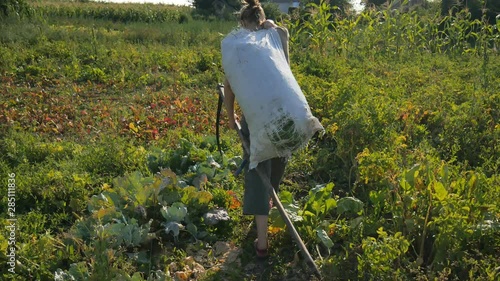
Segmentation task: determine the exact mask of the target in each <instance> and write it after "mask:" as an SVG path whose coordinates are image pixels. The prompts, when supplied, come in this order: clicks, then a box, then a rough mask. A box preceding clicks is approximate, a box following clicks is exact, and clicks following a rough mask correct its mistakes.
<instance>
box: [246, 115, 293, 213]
mask: <svg viewBox="0 0 500 281" xmlns="http://www.w3.org/2000/svg"><path fill="white" fill-rule="evenodd" d="M241 131H242V133H243V136H244V137H245V138H246V141H247V142H248V144H250V138H249V136H250V132H249V131H248V124H247V123H246V121H245V118H242V120H241ZM244 158H245V159H248V155H247V153H246V152H245V155H244ZM287 162H288V161H287V158H272V159H269V160H266V161H263V162H260V163H259V165H257V167H256V168H255V169H252V170H248V165H247V166H246V168H245V192H244V195H243V214H245V215H268V214H269V200H270V198H271V195H270V193H269V191H268V189H267V187H266V185H265V184H264V183H263V179H261V178H260V177H259V175H258V173H257V171H256V169H258V170H259V171H261V173H262V174H263V175H266V176H267V178H268V179H271V185H272V186H273V187H274V190H276V192H278V191H279V184H280V182H281V179H282V178H283V175H284V173H285V167H286V164H287Z"/></svg>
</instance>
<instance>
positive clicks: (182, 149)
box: [0, 2, 500, 280]
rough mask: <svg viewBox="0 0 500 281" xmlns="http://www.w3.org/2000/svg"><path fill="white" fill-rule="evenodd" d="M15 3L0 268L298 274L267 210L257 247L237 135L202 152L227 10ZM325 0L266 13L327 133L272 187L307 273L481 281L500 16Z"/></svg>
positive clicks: (496, 110)
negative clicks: (344, 6) (244, 203)
mask: <svg viewBox="0 0 500 281" xmlns="http://www.w3.org/2000/svg"><path fill="white" fill-rule="evenodd" d="M30 5H31V6H30V8H29V9H30V12H29V13H30V17H23V16H17V15H15V14H10V15H9V16H6V17H2V18H1V21H2V22H1V26H2V32H1V33H0V100H1V103H0V136H1V139H0V175H1V176H0V183H1V185H0V186H1V187H0V192H1V194H2V197H1V198H2V199H1V201H2V204H1V205H0V214H1V217H0V225H1V229H2V231H0V262H1V263H2V264H3V265H7V261H9V257H8V256H7V255H8V254H10V252H11V251H10V247H11V245H10V244H9V242H10V241H12V240H9V238H10V237H11V236H10V235H11V232H10V231H9V229H8V228H6V226H8V225H9V224H10V222H9V221H8V219H9V216H8V214H9V213H10V212H12V211H13V210H10V209H9V208H10V207H12V204H11V205H9V203H11V202H10V201H8V198H12V196H10V197H8V196H7V194H8V188H9V186H10V187H11V188H12V186H13V182H14V183H15V214H14V215H15V218H16V219H17V221H16V227H17V229H16V232H15V239H16V240H15V241H16V244H15V255H16V261H17V264H16V266H15V274H12V273H11V272H9V271H8V269H9V268H10V267H9V266H2V268H1V271H0V276H1V279H2V280H53V279H54V278H56V280H190V278H191V280H237V279H241V280H288V279H290V280H297V278H298V279H299V280H309V279H311V280H314V277H310V276H309V275H310V272H308V271H307V269H308V268H307V266H306V265H305V264H303V262H302V259H300V255H298V256H297V255H296V254H297V253H298V248H297V247H296V246H295V244H294V242H293V240H292V238H291V237H290V236H289V235H288V234H287V232H286V230H285V229H284V225H283V223H282V221H281V220H280V219H279V217H278V215H277V212H276V211H275V210H273V211H272V213H271V217H272V225H271V227H270V228H269V232H270V233H271V234H270V238H271V241H270V244H271V250H270V251H271V252H270V254H271V257H270V262H269V263H264V264H262V263H257V262H255V256H254V254H253V248H252V247H253V244H252V241H253V239H254V237H255V233H253V231H254V230H252V227H251V226H249V225H250V224H251V218H247V217H245V216H242V214H241V203H240V202H241V198H242V194H243V190H242V184H243V180H242V177H241V176H240V177H234V176H233V175H232V173H231V172H232V171H234V170H236V169H237V168H238V165H239V164H240V162H241V157H240V155H241V145H240V143H239V141H238V138H237V136H236V133H235V132H233V131H230V130H229V129H227V128H225V129H224V130H223V133H222V146H223V150H224V152H225V153H224V154H223V155H220V154H219V153H218V151H217V148H216V141H215V136H214V134H215V133H214V131H215V130H214V127H215V126H214V124H215V111H216V108H217V106H216V104H217V98H216V97H217V94H216V88H215V87H216V85H217V83H220V82H221V81H222V80H223V77H224V74H223V71H222V68H221V55H220V41H221V39H222V38H223V36H224V35H225V34H227V33H228V32H229V31H231V30H232V29H233V28H234V27H235V26H236V22H226V21H219V20H215V19H207V20H199V19H196V18H192V17H191V10H189V9H185V8H181V9H175V8H173V7H169V6H153V5H118V4H93V3H66V2H48V3H45V2H34V3H32V2H30ZM77 11H78V12H77ZM331 11H332V9H331V8H330V7H329V6H328V5H326V4H320V5H317V4H309V9H308V14H307V15H303V14H302V15H300V14H295V15H294V16H292V17H290V18H289V19H286V20H283V21H282V22H281V23H280V24H283V25H286V26H287V27H288V29H289V31H290V35H291V46H290V51H291V53H290V55H291V63H292V70H293V72H294V74H295V76H296V78H297V80H298V82H299V84H300V86H301V88H302V90H303V92H304V94H305V96H306V97H307V99H308V102H309V105H310V106H311V110H312V111H313V114H314V115H315V116H317V117H318V118H319V119H320V121H321V123H322V124H323V126H324V127H325V129H326V133H325V135H324V136H321V137H315V138H314V139H313V140H312V141H311V143H310V145H309V146H308V147H306V148H304V149H302V150H300V151H299V152H298V153H297V154H296V155H294V156H293V157H292V158H291V160H290V162H289V165H288V167H287V171H286V176H285V178H284V181H283V184H282V191H281V192H280V198H281V199H282V203H283V205H284V207H285V208H286V209H287V211H288V213H289V214H290V216H291V219H292V220H293V221H294V224H295V225H296V227H297V229H298V231H299V233H300V235H301V236H302V238H303V239H304V241H305V243H306V245H307V247H308V248H309V250H310V252H311V253H312V255H313V257H314V258H315V260H316V262H317V263H318V265H319V266H320V268H321V270H322V272H323V274H324V275H325V276H328V277H329V278H331V279H333V280H349V279H350V280H497V279H498V278H499V277H500V271H499V268H500V258H499V256H498V252H500V235H499V234H500V216H499V214H500V209H499V206H498V202H500V176H499V165H500V151H499V150H500V143H499V140H500V123H499V119H500V56H499V54H498V48H499V46H500V37H499V36H498V29H499V27H500V23H498V22H497V23H496V25H492V24H490V23H489V22H487V21H481V20H473V19H472V18H471V15H470V14H467V12H464V11H462V12H458V13H456V14H454V15H449V16H441V15H439V13H438V14H425V13H423V12H422V11H419V12H418V14H417V13H416V12H411V13H402V12H400V11H397V10H391V11H388V10H381V11H366V12H364V13H361V14H360V15H357V16H349V17H344V16H342V17H341V16H335V15H334V14H332V13H331ZM333 11H334V10H333ZM106 13H108V14H109V16H106ZM183 15H184V16H183ZM181 18H184V20H181ZM186 19H187V20H186ZM14 174H15V175H14ZM12 179H14V181H12ZM224 211H227V214H225V213H224ZM209 216H210V218H209ZM213 218H215V221H214V219H213ZM293 278H295V279H293Z"/></svg>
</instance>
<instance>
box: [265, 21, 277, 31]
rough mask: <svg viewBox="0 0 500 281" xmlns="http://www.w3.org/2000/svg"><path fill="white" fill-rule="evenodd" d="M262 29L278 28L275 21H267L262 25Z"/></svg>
mask: <svg viewBox="0 0 500 281" xmlns="http://www.w3.org/2000/svg"><path fill="white" fill-rule="evenodd" d="M262 27H263V28H265V29H269V28H273V27H278V26H277V25H276V24H275V23H274V21H273V20H265V21H264V22H263V23H262Z"/></svg>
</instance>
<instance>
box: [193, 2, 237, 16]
mask: <svg viewBox="0 0 500 281" xmlns="http://www.w3.org/2000/svg"><path fill="white" fill-rule="evenodd" d="M193 6H194V7H195V9H196V12H197V13H199V14H201V15H204V16H210V15H215V16H217V17H219V18H226V19H229V18H230V17H231V16H230V15H232V14H233V13H234V12H236V11H239V9H240V8H241V2H240V1H239V0H193Z"/></svg>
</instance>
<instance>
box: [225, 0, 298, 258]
mask: <svg viewBox="0 0 500 281" xmlns="http://www.w3.org/2000/svg"><path fill="white" fill-rule="evenodd" d="M246 3H247V5H245V6H243V8H242V9H241V10H240V25H241V27H243V28H245V29H247V30H250V31H258V30H260V29H263V28H265V29H268V28H276V30H277V32H278V34H279V36H280V39H281V44H282V47H283V52H284V55H285V58H286V60H287V62H288V64H290V59H289V55H288V39H289V36H288V31H287V30H286V29H285V28H283V27H278V26H277V25H276V24H274V22H273V21H272V20H266V16H265V14H264V10H263V8H262V6H261V5H260V3H259V0H246ZM224 93H225V98H224V103H225V107H226V112H227V114H228V119H229V126H230V127H231V128H235V127H236V120H237V116H236V115H235V114H234V100H235V96H234V93H233V91H232V89H231V85H230V84H229V82H228V80H227V79H226V80H225V82H224ZM241 127H242V132H243V135H244V136H245V138H246V141H247V142H248V143H250V137H249V135H250V133H249V131H248V126H247V123H246V121H245V118H244V117H242V120H241ZM246 153H247V152H245V157H248V155H247V154H246ZM286 164H287V159H286V158H273V159H269V160H266V161H263V162H260V163H259V164H258V166H257V168H256V169H259V170H260V171H261V172H262V173H263V174H265V175H267V176H268V178H269V179H271V184H272V186H273V187H274V189H275V190H276V191H278V188H279V184H280V182H281V179H282V177H283V174H284V172H285V166H286ZM256 169H251V170H248V168H247V169H246V171H245V183H244V184H245V192H244V198H243V214H245V215H254V216H255V223H256V226H257V239H256V240H255V242H254V245H255V251H256V255H257V257H259V258H265V257H267V255H268V251H267V250H268V241H267V223H268V215H269V210H270V208H271V206H272V201H271V200H270V199H271V198H270V194H269V191H268V190H267V188H266V186H265V185H264V183H263V182H262V179H261V178H260V177H259V175H258V174H257V171H256Z"/></svg>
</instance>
